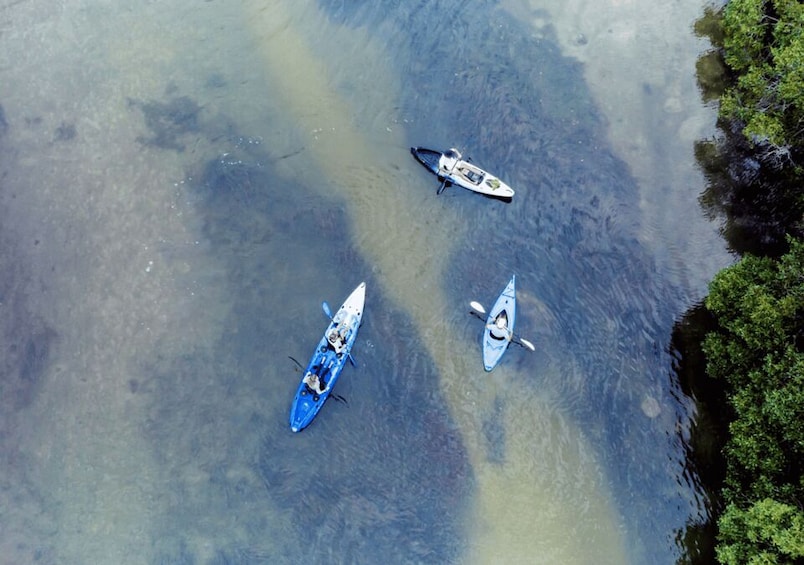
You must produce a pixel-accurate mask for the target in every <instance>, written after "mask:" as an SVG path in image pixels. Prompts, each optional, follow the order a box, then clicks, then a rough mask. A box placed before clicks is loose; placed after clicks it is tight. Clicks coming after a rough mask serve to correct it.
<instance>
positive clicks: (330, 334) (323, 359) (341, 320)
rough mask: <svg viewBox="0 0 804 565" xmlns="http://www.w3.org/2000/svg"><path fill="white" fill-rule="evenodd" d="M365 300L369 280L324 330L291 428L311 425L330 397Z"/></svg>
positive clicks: (296, 402) (294, 406)
mask: <svg viewBox="0 0 804 565" xmlns="http://www.w3.org/2000/svg"><path fill="white" fill-rule="evenodd" d="M365 302H366V283H364V282H363V283H360V285H359V286H358V287H357V288H356V289H355V290H354V291H352V294H350V295H349V298H347V299H346V301H345V302H344V303H343V305H342V306H341V307H340V308H339V309H338V311H337V312H336V313H335V315H334V316H333V317H332V320H331V321H330V324H329V326H327V329H326V330H325V331H324V336H323V337H322V338H321V340H320V341H319V342H318V346H317V347H316V350H315V353H313V356H312V357H311V358H310V363H309V364H308V365H307V369H305V371H304V374H303V375H302V380H301V382H300V383H299V388H298V389H297V390H296V396H295V397H294V398H293V404H292V406H291V408H290V429H291V430H292V431H294V432H299V431H301V430H303V429H304V428H306V427H307V426H309V425H310V422H312V421H313V418H315V417H316V414H318V411H319V410H321V407H322V406H324V402H326V400H327V398H329V395H330V393H331V392H332V389H333V388H334V386H335V383H336V382H337V380H338V376H339V375H340V374H341V371H342V370H343V367H344V365H345V364H346V360H347V359H348V358H349V353H350V351H351V350H352V346H353V345H354V343H355V339H356V338H357V330H358V329H359V328H360V322H361V320H362V318H363V305H364V304H365Z"/></svg>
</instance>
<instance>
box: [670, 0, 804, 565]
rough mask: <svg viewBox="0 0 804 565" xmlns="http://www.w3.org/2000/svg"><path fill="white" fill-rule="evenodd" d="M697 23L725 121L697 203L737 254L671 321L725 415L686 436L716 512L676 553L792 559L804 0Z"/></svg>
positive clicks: (798, 443) (803, 281)
mask: <svg viewBox="0 0 804 565" xmlns="http://www.w3.org/2000/svg"><path fill="white" fill-rule="evenodd" d="M696 29H697V31H698V32H699V34H701V35H706V36H708V37H709V38H710V40H711V42H712V44H713V46H714V47H715V49H714V50H713V51H711V52H710V53H707V54H705V55H704V56H703V57H701V59H700V60H699V62H698V76H699V82H700V84H701V88H702V91H703V93H704V94H703V95H704V98H705V99H709V100H717V101H719V114H718V127H719V129H720V130H721V132H722V135H721V136H720V137H719V138H717V139H713V140H706V141H701V142H699V143H698V144H696V157H697V159H698V161H699V163H700V164H701V167H702V169H703V171H704V173H705V175H706V178H707V185H708V186H707V189H706V190H705V192H704V193H703V194H702V196H701V205H702V207H703V208H704V210H705V211H706V213H707V214H708V215H709V216H710V217H711V218H713V219H715V218H717V219H719V220H721V221H722V222H723V227H722V233H723V236H724V238H725V239H726V241H727V243H728V245H729V247H730V249H731V250H732V251H733V252H734V253H736V254H737V255H739V256H740V259H739V260H738V261H737V262H736V263H735V264H734V265H732V266H730V267H727V268H725V269H723V270H722V271H720V272H719V273H718V274H717V275H716V276H715V278H714V280H713V281H712V282H711V283H710V285H709V294H708V296H707V297H706V298H705V300H704V303H703V305H701V306H698V307H696V308H695V309H693V311H692V312H691V313H688V315H687V317H686V318H685V320H684V321H682V322H681V323H680V324H679V327H677V331H676V334H677V335H676V339H677V340H680V342H681V346H680V347H681V348H682V349H683V350H684V355H685V356H686V355H690V357H691V358H693V357H695V358H698V359H699V360H700V364H701V365H704V366H705V374H701V371H698V372H697V374H696V375H694V376H691V375H690V374H689V373H690V371H689V370H688V371H686V373H687V374H686V375H684V374H683V373H684V372H685V371H684V367H681V368H680V371H679V373H680V376H681V379H682V381H685V380H686V381H687V384H688V385H689V386H690V388H692V389H694V391H695V392H693V395H694V396H695V397H696V400H698V401H700V400H701V399H702V398H703V397H706V398H708V399H709V400H713V402H712V404H711V407H710V408H709V410H710V411H711V410H718V411H719V413H718V414H716V415H715V416H714V419H716V420H717V419H719V420H721V421H719V422H716V423H715V424H714V426H710V427H709V428H710V429H709V434H710V435H711V436H715V440H714V444H715V448H713V446H712V442H711V441H710V442H709V443H708V444H707V441H706V440H705V439H702V438H697V442H696V438H693V441H692V442H691V443H692V451H693V457H695V458H696V459H698V460H699V461H698V464H699V466H700V467H702V468H703V472H702V473H701V475H702V479H703V480H704V481H705V482H707V487H708V488H709V489H710V490H711V491H712V498H713V499H714V501H710V504H709V512H710V516H709V520H710V521H711V523H709V524H694V525H690V526H688V528H687V531H686V533H685V535H684V538H685V542H686V543H685V545H686V546H687V552H688V555H686V556H685V558H683V559H681V560H680V561H679V562H680V563H682V562H683V563H694V562H696V563H697V562H711V560H712V559H716V560H717V561H718V562H720V563H724V564H729V565H732V564H734V565H736V564H743V563H752V564H754V563H755V564H760V563H763V564H764V563H800V562H802V560H803V559H804V474H803V473H802V468H803V465H804V3H802V2H800V1H799V0H730V1H729V2H728V3H727V4H725V6H723V7H722V8H721V9H718V10H714V9H708V10H707V13H706V14H705V15H704V17H703V18H702V19H701V20H699V21H698V22H697V24H696ZM693 320H694V321H693ZM690 326H696V327H695V328H690ZM696 337H697V339H695V338H696ZM691 379H695V380H696V381H698V382H697V383H695V384H690V382H689V381H690V380H691ZM702 391H706V394H697V393H702ZM699 424H700V423H699ZM697 427H698V428H701V426H700V425H699V426H697ZM704 427H706V426H704ZM712 427H714V428H715V430H714V431H712V429H711V428H712ZM694 433H695V432H694ZM701 532H709V537H710V539H709V541H708V542H707V541H705V540H706V537H707V536H706V533H703V535H702V536H701V535H700V533H701ZM712 534H714V538H715V539H714V547H711V544H712V541H711V535H712ZM702 538H703V539H704V541H703V542H701V539H702ZM696 541H697V542H698V543H697V544H696ZM707 545H708V546H710V547H703V546H707ZM691 546H692V547H691ZM696 546H697V547H696ZM692 553H695V555H692Z"/></svg>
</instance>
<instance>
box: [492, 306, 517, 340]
mask: <svg viewBox="0 0 804 565" xmlns="http://www.w3.org/2000/svg"><path fill="white" fill-rule="evenodd" d="M486 329H487V330H489V333H491V337H493V338H494V339H499V340H503V339H504V340H507V341H511V339H512V338H513V337H514V332H512V331H511V330H509V329H508V316H507V315H506V313H505V310H503V311H502V312H500V313H499V314H497V317H496V318H495V319H494V322H493V323H491V324H487V325H486Z"/></svg>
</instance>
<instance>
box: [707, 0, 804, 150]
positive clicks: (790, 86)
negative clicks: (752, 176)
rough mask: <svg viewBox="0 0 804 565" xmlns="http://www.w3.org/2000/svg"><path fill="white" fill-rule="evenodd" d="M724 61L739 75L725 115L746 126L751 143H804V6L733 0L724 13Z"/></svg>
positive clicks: (786, 0) (789, 1) (779, 0)
mask: <svg viewBox="0 0 804 565" xmlns="http://www.w3.org/2000/svg"><path fill="white" fill-rule="evenodd" d="M723 32H724V41H723V48H724V60H725V62H726V65H728V67H729V68H731V69H732V71H734V73H735V74H736V75H737V84H736V85H734V86H733V87H732V88H731V89H729V90H728V92H727V94H726V97H725V100H724V103H723V104H722V105H721V107H720V115H721V117H722V118H724V119H727V120H738V121H740V122H742V123H743V124H744V129H743V133H744V134H745V136H746V137H747V138H748V139H749V141H751V142H752V143H759V144H768V145H770V146H772V147H775V148H781V147H790V146H793V145H800V144H801V142H802V141H804V130H803V129H802V127H803V126H804V5H802V4H801V3H799V2H797V1H796V0H731V1H730V2H729V3H728V4H727V5H726V7H725V8H724V11H723Z"/></svg>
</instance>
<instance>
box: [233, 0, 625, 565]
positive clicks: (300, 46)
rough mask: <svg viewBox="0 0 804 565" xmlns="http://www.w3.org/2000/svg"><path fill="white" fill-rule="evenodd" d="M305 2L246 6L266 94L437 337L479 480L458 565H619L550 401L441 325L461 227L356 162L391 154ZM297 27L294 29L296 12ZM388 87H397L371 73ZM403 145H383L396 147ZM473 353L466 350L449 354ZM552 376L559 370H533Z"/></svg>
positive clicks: (595, 485)
mask: <svg viewBox="0 0 804 565" xmlns="http://www.w3.org/2000/svg"><path fill="white" fill-rule="evenodd" d="M302 4H304V3H303V2H294V3H293V7H290V3H288V4H287V5H285V4H284V3H281V2H275V3H273V5H272V8H271V10H270V11H268V10H265V11H261V9H260V7H259V6H257V5H255V6H251V7H250V8H248V9H247V13H246V17H247V19H248V21H249V22H250V25H251V26H252V29H253V33H254V35H255V36H256V37H257V38H258V45H259V48H260V49H261V53H262V56H263V59H264V62H265V67H266V70H267V72H268V73H269V75H270V76H271V78H272V81H271V82H272V84H274V85H275V88H276V89H275V91H272V93H271V95H272V96H279V98H280V100H279V102H280V104H281V106H282V107H283V108H284V109H286V111H287V113H288V114H289V115H291V116H292V119H293V120H294V121H295V124H296V126H297V127H298V128H299V129H300V130H301V131H303V132H305V133H304V135H306V136H307V139H303V140H302V143H303V144H304V145H305V147H306V148H307V150H306V152H305V155H306V157H307V159H308V162H309V164H310V166H311V168H312V169H315V171H304V170H299V169H295V174H297V175H300V176H301V177H302V180H305V181H308V180H309V183H308V184H310V185H311V186H314V185H316V184H318V183H316V182H315V180H314V179H315V178H316V176H317V175H324V176H326V178H327V182H328V184H329V185H330V186H333V187H335V189H336V190H338V191H339V192H340V194H341V195H343V196H344V197H345V200H346V202H347V206H348V211H349V215H350V219H351V223H352V228H351V229H352V230H353V233H351V234H350V235H351V236H352V238H353V240H354V241H356V242H357V245H358V246H359V247H360V249H361V251H362V252H363V253H364V254H365V256H366V257H367V258H368V260H369V261H370V263H371V264H372V265H373V266H374V268H375V270H376V274H377V279H378V280H379V282H380V283H381V284H382V285H383V289H384V291H385V292H386V293H387V294H388V295H389V296H390V297H391V298H392V299H393V300H394V302H395V303H396V304H398V305H400V306H401V307H403V308H405V309H406V310H407V312H408V314H409V315H410V316H411V318H412V320H413V321H414V323H415V324H416V325H417V327H420V328H427V330H426V331H427V333H428V335H432V336H436V338H435V339H432V340H427V341H426V343H427V347H428V349H429V350H428V353H429V354H430V356H431V357H432V359H433V360H434V362H435V364H436V365H437V367H438V372H439V375H440V378H441V381H440V385H441V389H442V392H443V394H444V397H445V399H446V401H447V404H448V406H449V409H450V415H451V417H452V418H453V419H454V420H455V421H456V423H457V425H458V426H459V428H460V430H461V432H462V435H463V440H464V444H465V446H466V449H467V451H468V455H469V458H470V461H471V464H472V467H473V471H474V475H475V478H476V484H477V492H476V494H475V497H476V498H475V502H474V505H473V512H472V513H471V515H470V516H468V517H467V519H466V528H467V529H466V536H467V538H468V543H467V547H468V549H467V553H466V556H465V558H466V561H467V562H477V563H493V562H497V563H539V562H545V563H548V562H549V563H588V562H601V563H623V562H626V561H627V559H626V558H625V557H624V555H623V552H622V540H621V535H620V532H619V531H618V528H617V524H618V523H619V518H618V517H617V515H616V513H615V512H614V511H613V510H612V505H611V501H610V499H609V495H608V491H607V489H606V488H605V485H604V484H603V479H602V473H601V471H600V469H599V467H598V466H597V464H596V462H595V460H594V456H593V450H592V449H591V448H589V446H588V445H587V443H586V441H585V439H584V437H583V435H582V434H581V433H580V432H579V430H577V429H576V428H574V427H573V426H572V425H571V423H570V422H569V421H568V420H567V418H566V417H564V416H563V415H562V414H561V413H560V412H559V411H557V410H556V409H555V408H553V407H551V406H550V405H549V403H547V402H544V401H540V400H539V398H538V396H535V394H536V393H535V391H533V390H529V391H528V393H527V394H521V391H516V390H514V389H512V388H510V387H508V386H498V384H499V383H500V382H501V380H502V381H507V382H510V381H511V380H516V381H518V382H520V383H521V382H523V380H526V379H527V378H528V377H529V376H528V375H524V376H523V375H514V374H512V370H510V369H507V368H498V369H497V370H496V371H495V373H493V375H494V376H493V377H492V376H490V375H486V374H485V373H484V372H483V370H482V363H481V362H480V351H473V350H471V349H472V348H474V347H476V346H475V345H474V344H472V346H471V347H468V346H467V344H466V343H465V342H463V341H462V340H459V339H458V333H457V332H455V331H452V329H451V328H449V327H448V326H447V324H446V323H445V322H444V320H448V319H450V318H451V316H450V314H449V312H448V311H447V306H446V305H447V301H446V297H445V295H444V293H443V292H442V290H441V289H442V286H443V280H444V276H445V266H446V265H447V264H448V262H449V261H448V260H449V257H450V253H451V251H452V249H453V246H454V245H455V242H456V241H460V240H461V234H462V233H464V230H465V229H466V228H465V227H464V226H463V223H462V222H461V219H460V218H458V217H457V216H456V215H455V214H454V213H451V212H450V211H449V209H445V208H441V207H440V208H438V209H430V210H428V209H426V208H421V207H419V209H418V210H417V211H416V213H415V214H414V213H413V212H411V211H410V210H412V209H413V208H415V207H416V205H415V204H414V203H412V202H410V201H409V199H410V198H411V197H410V196H409V195H410V194H418V195H421V191H419V192H416V191H408V190H402V189H401V186H402V185H404V183H406V182H411V181H409V180H408V178H407V177H405V176H403V174H402V173H393V172H390V171H391V170H395V169H393V167H385V168H381V167H379V166H377V167H376V168H372V166H371V165H362V166H361V167H362V168H357V167H355V166H354V163H357V162H360V163H366V162H373V159H375V160H377V161H381V160H382V159H384V158H386V157H384V155H383V154H382V151H381V150H380V149H378V148H376V147H375V146H373V145H372V143H370V142H369V139H368V137H367V136H366V135H364V134H363V133H362V132H361V131H360V128H358V127H357V126H356V125H355V120H353V119H351V118H350V117H351V116H353V115H356V113H357V112H359V111H360V108H355V107H353V106H352V105H350V101H348V100H346V99H345V98H343V97H342V96H341V95H340V94H339V92H337V91H336V89H335V88H333V87H332V84H333V82H334V81H333V77H331V76H329V72H328V67H327V65H326V64H325V63H324V62H323V61H322V60H321V59H320V58H319V57H317V56H316V55H315V54H314V53H313V52H312V49H311V47H310V45H309V44H308V42H307V41H306V39H305V36H304V35H303V34H302V32H301V31H300V29H296V27H295V23H294V18H295V17H296V16H295V14H294V13H292V10H297V9H300V8H299V6H301V5H302ZM304 11H305V17H304V18H303V25H304V29H310V26H318V27H316V28H315V29H317V31H318V33H320V34H324V33H327V34H330V35H332V36H335V35H336V34H341V35H339V36H337V40H338V41H346V42H349V41H360V42H362V44H363V45H371V44H372V40H371V39H367V38H366V32H365V31H364V30H361V29H357V30H355V29H352V30H350V31H349V35H348V36H345V35H344V32H342V31H339V30H338V29H330V27H331V26H329V24H328V23H327V21H326V19H325V18H323V17H314V18H313V19H314V20H315V21H314V22H312V23H311V17H310V16H311V14H315V10H314V9H313V8H311V7H309V6H305V7H304ZM295 21H299V28H301V26H302V19H301V18H299V19H298V20H295ZM374 47H375V48H376V49H377V51H378V52H381V51H382V47H380V46H374ZM357 71H358V69H356V72H357ZM374 71H375V69H372V72H374ZM388 83H390V84H391V85H392V84H393V83H392V82H391V81H382V80H376V81H374V84H377V85H379V84H388ZM385 88H388V89H389V90H392V88H393V87H392V86H388V87H385ZM386 96H388V97H392V96H393V95H392V94H387V95H386ZM389 135H390V134H389ZM403 141H404V140H402V139H397V140H392V141H391V142H390V143H392V144H393V143H395V145H396V146H397V147H402V146H403ZM400 155H401V152H400ZM399 158H400V159H401V158H408V157H399ZM411 167H415V165H411ZM305 175H309V177H310V178H309V179H305V178H304V177H305ZM434 187H435V184H434ZM434 192H435V190H434V189H433V191H432V193H431V194H432V196H431V197H432V198H435V194H434ZM467 348H469V349H470V351H471V354H469V353H466V354H464V353H460V354H457V353H456V352H466V351H467ZM551 376H552V377H557V375H548V376H544V375H542V376H541V378H550V377H551ZM514 377H516V378H515V379H514ZM531 377H532V375H531ZM495 398H501V399H502V400H503V404H504V406H505V410H506V413H505V414H502V415H499V417H500V418H503V424H502V425H503V426H504V432H505V450H504V456H503V458H502V461H499V460H498V461H495V462H490V461H489V460H488V456H487V447H488V446H487V443H486V439H485V436H484V431H483V422H482V417H483V416H482V415H483V414H487V413H488V412H490V411H491V409H490V406H492V405H493V404H494V402H495Z"/></svg>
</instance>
